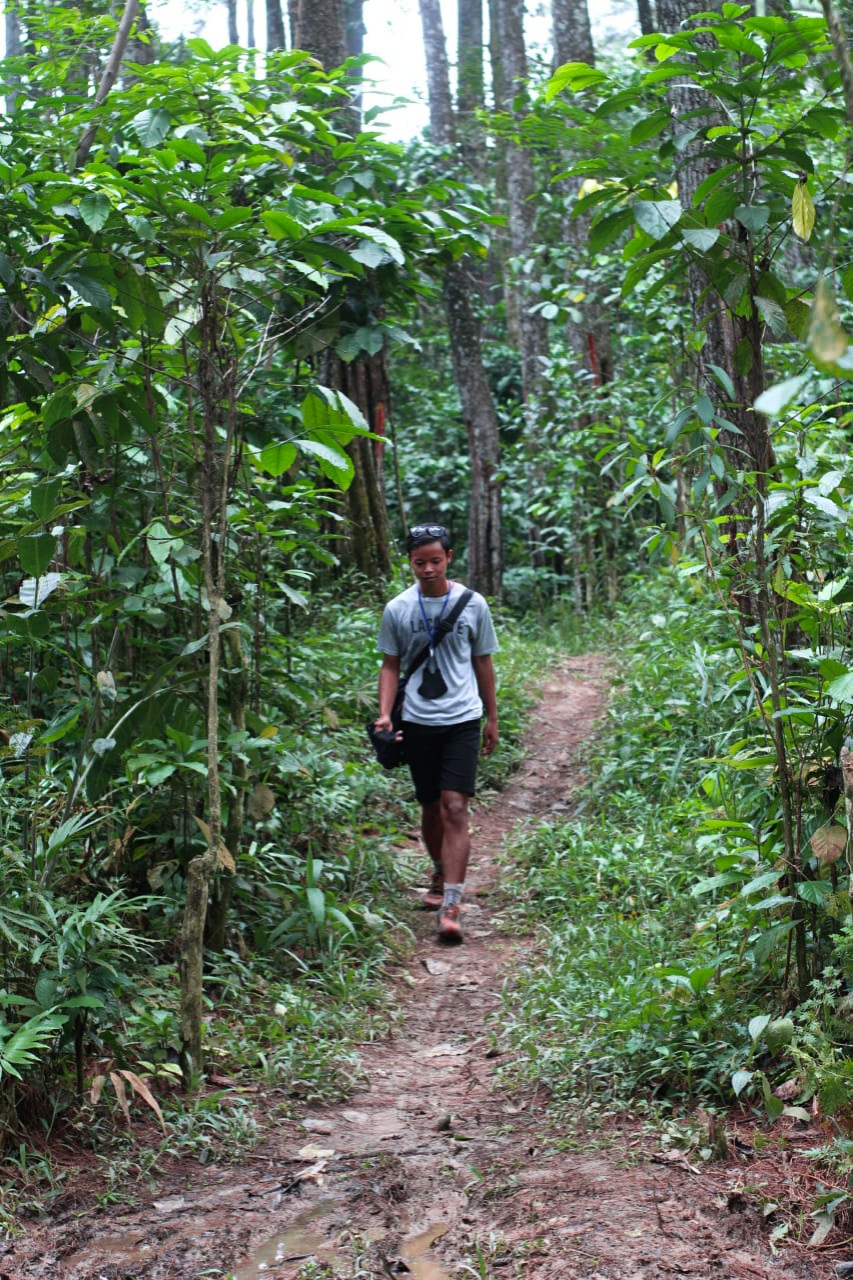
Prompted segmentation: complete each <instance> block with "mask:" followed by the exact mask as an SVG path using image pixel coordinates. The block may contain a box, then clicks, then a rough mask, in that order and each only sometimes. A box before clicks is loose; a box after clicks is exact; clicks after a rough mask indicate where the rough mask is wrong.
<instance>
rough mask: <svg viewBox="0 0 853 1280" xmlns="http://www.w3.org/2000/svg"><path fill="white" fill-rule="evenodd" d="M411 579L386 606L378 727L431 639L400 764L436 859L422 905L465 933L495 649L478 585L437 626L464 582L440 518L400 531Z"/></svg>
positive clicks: (383, 727) (413, 684) (406, 709)
mask: <svg viewBox="0 0 853 1280" xmlns="http://www.w3.org/2000/svg"><path fill="white" fill-rule="evenodd" d="M406 551H407V553H408V556H409V564H410V565H411V568H412V572H413V574H414V575H415V582H414V584H413V585H412V586H411V587H409V588H407V590H406V591H403V592H402V593H401V594H400V595H398V596H395V597H394V599H393V600H391V601H390V602H389V603H388V604H387V605H386V606H385V612H384V613H383V615H382V625H381V627H380V630H379V640H378V647H379V649H380V650H381V652H382V653H383V654H384V657H383V659H382V670H381V671H380V673H379V716H378V718H377V720H376V729H377V731H378V732H380V733H382V732H384V733H387V732H390V730H391V709H392V707H393V705H394V697H395V695H396V693H397V685H398V683H399V680H400V675H401V670H402V671H403V672H407V671H408V670H409V667H410V664H411V662H412V659H413V658H414V657H415V656H416V655H417V654H418V653H419V652H420V651H422V650H423V649H424V646H425V645H427V644H428V645H429V654H428V656H427V657H426V659H425V660H424V661H423V662H422V664H421V665H420V666H419V667H418V668H417V670H416V671H414V673H413V674H412V678H411V680H410V681H409V682H408V683H407V685H406V690H405V700H404V702H403V729H402V734H403V741H404V743H405V752H406V763H407V764H408V766H409V770H410V772H411V775H412V781H413V782H414V784H415V794H416V795H417V798H418V801H419V802H420V805H421V832H422V834H423V838H424V843H425V844H426V847H427V849H428V850H429V853H430V857H431V858H432V862H433V875H432V883H431V884H430V888H429V892H428V893H427V894H426V896H425V897H424V899H423V902H424V906H427V907H437V908H438V934H439V938H440V939H442V940H443V941H445V942H461V940H462V929H461V925H460V921H459V914H460V909H459V906H460V901H461V898H462V888H463V885H464V883H465V872H466V870H467V868H468V854H469V851H470V838H469V835H468V800H469V798H470V797H471V796H473V794H474V789H475V781H476V775H477V755H478V752H479V750H480V747H481V742H480V736H481V735H480V726H481V722H482V717H483V714H485V716H486V723H485V726H484V727H483V730H482V752H483V755H489V754H490V753H491V752H492V751H494V749H495V746H496V745H497V741H498V708H497V700H496V697H495V672H494V667H493V666H492V654H493V653H494V652H495V650H496V649H497V647H498V641H497V636H496V635H495V629H494V626H493V625H492V618H491V614H490V613H489V606H488V605H487V604H486V601H485V600H484V599H483V597H482V596H481V595H479V593H478V592H476V591H475V592H472V593H470V598H469V599H468V601H467V603H465V604H464V606H463V607H462V609H461V611H460V612H459V613H458V615H457V616H456V617H455V619H454V621H453V625H452V627H451V629H450V631H445V632H444V633H443V634H442V632H441V630H440V628H441V624H442V622H443V621H444V620H445V619H449V618H450V617H451V615H452V614H453V611H454V608H455V606H456V605H458V604H459V603H460V599H461V597H462V595H463V593H464V592H465V588H464V587H463V586H462V585H460V583H458V582H451V581H450V579H449V578H448V576H447V574H448V569H449V567H450V562H451V560H452V559H453V551H452V549H451V545H450V535H449V534H448V532H447V530H446V529H445V528H444V526H443V525H440V524H416V525H413V526H412V528H411V529H410V530H409V536H408V537H407V539H406Z"/></svg>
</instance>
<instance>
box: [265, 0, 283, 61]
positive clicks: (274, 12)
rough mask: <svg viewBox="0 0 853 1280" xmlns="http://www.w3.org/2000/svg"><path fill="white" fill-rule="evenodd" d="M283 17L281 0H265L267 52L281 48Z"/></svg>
mask: <svg viewBox="0 0 853 1280" xmlns="http://www.w3.org/2000/svg"><path fill="white" fill-rule="evenodd" d="M284 47H285V45H284V18H283V17H282V14H281V0H267V52H269V53H271V52H272V51H273V50H275V49H283V48H284Z"/></svg>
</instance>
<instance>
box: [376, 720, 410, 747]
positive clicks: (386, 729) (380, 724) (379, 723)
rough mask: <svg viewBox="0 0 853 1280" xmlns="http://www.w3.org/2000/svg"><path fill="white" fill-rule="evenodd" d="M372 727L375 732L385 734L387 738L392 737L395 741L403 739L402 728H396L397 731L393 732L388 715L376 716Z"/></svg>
mask: <svg viewBox="0 0 853 1280" xmlns="http://www.w3.org/2000/svg"><path fill="white" fill-rule="evenodd" d="M373 727H374V729H375V730H376V732H377V733H382V734H385V735H387V737H388V738H393V739H394V741H395V742H402V741H403V730H402V729H398V730H397V732H396V733H394V726H393V725H392V723H391V717H390V716H378V717H377V719H376V720H374V721H373Z"/></svg>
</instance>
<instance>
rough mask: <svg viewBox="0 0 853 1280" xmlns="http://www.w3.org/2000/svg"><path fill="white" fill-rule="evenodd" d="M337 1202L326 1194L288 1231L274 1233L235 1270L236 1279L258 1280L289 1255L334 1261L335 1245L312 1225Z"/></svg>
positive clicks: (292, 1224)
mask: <svg viewBox="0 0 853 1280" xmlns="http://www.w3.org/2000/svg"><path fill="white" fill-rule="evenodd" d="M335 1205H336V1201H335V1200H332V1199H330V1198H328V1197H327V1198H326V1199H325V1200H319V1201H318V1202H317V1204H315V1205H312V1206H311V1208H310V1209H305V1210H303V1212H302V1213H300V1214H298V1215H297V1217H296V1218H294V1220H293V1222H292V1223H291V1224H290V1226H289V1227H288V1228H287V1230H286V1231H279V1232H277V1233H276V1234H275V1235H274V1236H271V1237H270V1239H269V1240H267V1242H266V1244H262V1245H261V1247H260V1249H258V1251H257V1253H255V1255H254V1256H253V1258H252V1260H251V1262H247V1263H245V1265H244V1266H242V1267H238V1268H237V1270H236V1271H234V1272H233V1273H232V1274H233V1276H234V1280H258V1277H260V1276H263V1275H264V1274H265V1273H266V1272H267V1271H270V1270H274V1268H275V1267H277V1266H279V1265H280V1264H281V1263H282V1262H285V1261H286V1260H287V1259H288V1258H290V1259H292V1260H294V1261H295V1260H296V1259H301V1258H304V1259H305V1261H306V1262H307V1261H308V1259H309V1258H316V1259H317V1261H318V1262H333V1261H334V1259H335V1257H336V1251H335V1247H334V1245H332V1244H330V1243H329V1242H328V1241H327V1240H326V1237H325V1236H324V1235H323V1234H322V1233H321V1232H319V1231H312V1230H311V1229H310V1224H311V1223H312V1222H313V1221H314V1219H315V1218H321V1217H322V1216H323V1214H324V1213H327V1212H328V1211H329V1209H331V1208H332V1207H334V1206H335Z"/></svg>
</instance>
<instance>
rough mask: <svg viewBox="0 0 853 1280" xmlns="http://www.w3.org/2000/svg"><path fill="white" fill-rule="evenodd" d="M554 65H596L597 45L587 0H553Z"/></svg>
mask: <svg viewBox="0 0 853 1280" xmlns="http://www.w3.org/2000/svg"><path fill="white" fill-rule="evenodd" d="M551 32H552V36H553V40H554V65H555V66H556V67H560V66H562V65H563V63H564V62H588V63H589V64H590V66H594V65H595V47H594V45H593V43H592V28H591V26H590V22H589V9H588V8H587V3H586V0H551Z"/></svg>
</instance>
